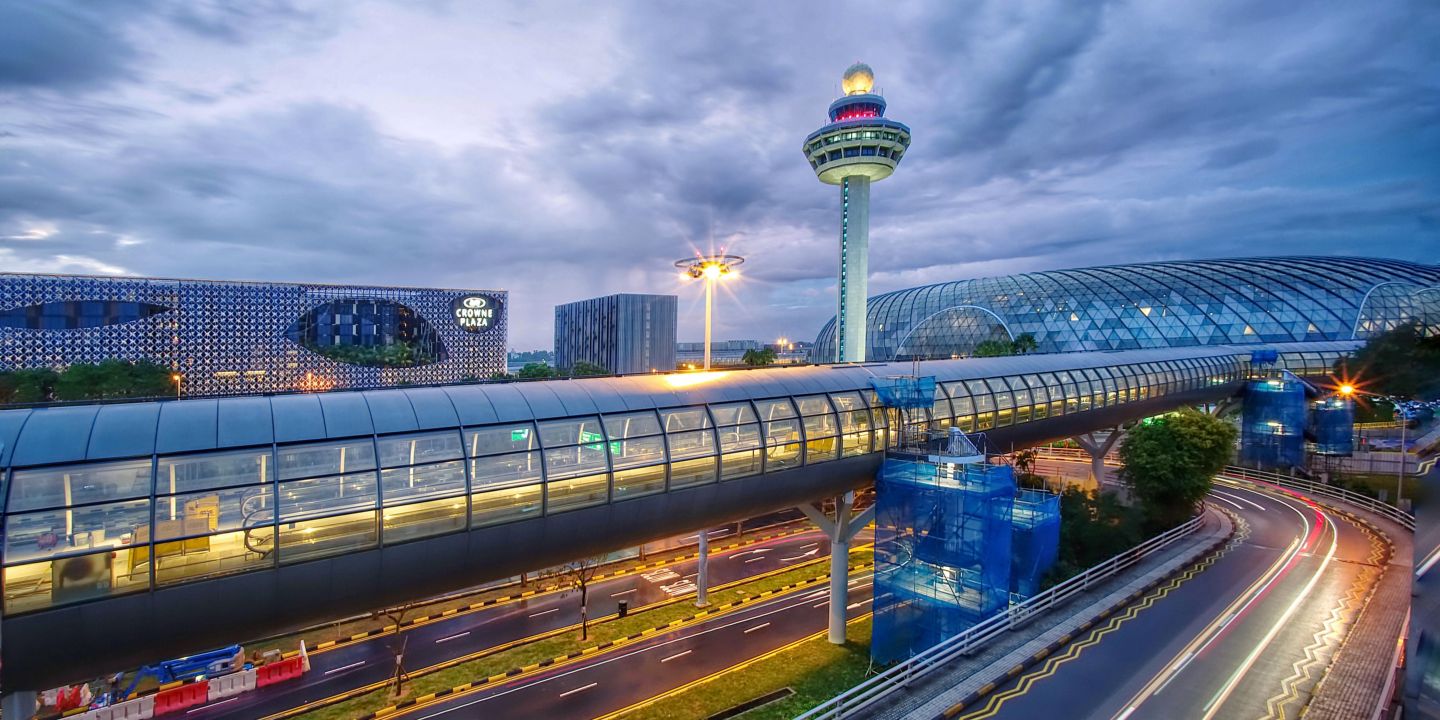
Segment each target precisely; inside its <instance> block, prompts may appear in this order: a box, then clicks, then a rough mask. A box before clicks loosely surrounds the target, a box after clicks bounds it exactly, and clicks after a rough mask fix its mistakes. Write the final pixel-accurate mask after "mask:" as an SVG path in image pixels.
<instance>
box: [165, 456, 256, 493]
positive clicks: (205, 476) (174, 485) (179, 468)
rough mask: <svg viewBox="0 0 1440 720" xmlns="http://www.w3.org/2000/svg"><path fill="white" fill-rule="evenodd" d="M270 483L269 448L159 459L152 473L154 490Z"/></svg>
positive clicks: (204, 488) (178, 490) (169, 490)
mask: <svg viewBox="0 0 1440 720" xmlns="http://www.w3.org/2000/svg"><path fill="white" fill-rule="evenodd" d="M269 480H270V448H264V449H257V450H237V451H231V452H219V453H205V454H199V455H180V456H173V455H172V456H167V457H162V458H160V461H159V467H158V468H157V470H156V473H155V491H156V492H162V493H175V492H185V491H187V490H209V489H211V488H222V487H233V486H236V485H255V484H258V483H263V482H268V481H269Z"/></svg>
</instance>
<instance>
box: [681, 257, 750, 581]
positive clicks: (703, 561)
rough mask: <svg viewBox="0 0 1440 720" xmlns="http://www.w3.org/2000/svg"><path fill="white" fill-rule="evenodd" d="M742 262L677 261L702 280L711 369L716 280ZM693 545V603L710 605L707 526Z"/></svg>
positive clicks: (684, 272) (684, 273)
mask: <svg viewBox="0 0 1440 720" xmlns="http://www.w3.org/2000/svg"><path fill="white" fill-rule="evenodd" d="M744 262H745V258H743V257H740V256H739V255H725V254H723V253H722V254H719V255H716V254H713V253H712V254H710V255H696V256H695V257H693V258H685V259H684V260H676V261H675V267H677V268H680V270H681V271H682V272H681V274H680V277H681V279H683V280H704V281H705V370H706V371H709V370H710V338H711V325H712V324H713V322H712V321H713V318H714V314H715V283H716V282H718V281H720V280H724V279H727V278H734V277H739V275H740V273H737V272H735V268H737V267H739V266H740V265H741V264H743V263H744ZM699 545H700V546H699V547H698V548H696V555H697V556H698V562H697V565H698V567H696V573H695V606H696V607H705V606H706V605H709V604H710V597H709V590H710V528H700V543H699Z"/></svg>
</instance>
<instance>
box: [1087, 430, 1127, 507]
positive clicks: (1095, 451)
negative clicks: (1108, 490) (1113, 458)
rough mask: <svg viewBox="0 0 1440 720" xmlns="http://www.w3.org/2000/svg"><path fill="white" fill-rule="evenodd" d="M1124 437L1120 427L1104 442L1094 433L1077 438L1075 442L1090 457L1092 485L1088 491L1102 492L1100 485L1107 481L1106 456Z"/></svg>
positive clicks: (1112, 431) (1123, 431) (1111, 432)
mask: <svg viewBox="0 0 1440 720" xmlns="http://www.w3.org/2000/svg"><path fill="white" fill-rule="evenodd" d="M1123 437H1125V430H1124V429H1123V428H1120V427H1116V428H1113V429H1111V430H1110V434H1109V435H1108V436H1106V437H1105V439H1103V440H1102V439H1100V438H1098V437H1096V436H1095V433H1094V432H1088V433H1085V434H1084V435H1076V436H1075V438H1074V439H1075V442H1076V443H1078V444H1079V445H1080V447H1081V448H1083V449H1084V450H1085V452H1086V453H1087V454H1089V455H1090V482H1091V483H1092V485H1091V487H1090V488H1088V489H1091V490H1095V491H1097V492H1098V491H1099V490H1100V483H1101V482H1102V481H1104V479H1105V456H1106V455H1108V454H1109V453H1110V450H1111V449H1113V448H1114V447H1115V443H1117V442H1120V439H1121V438H1123Z"/></svg>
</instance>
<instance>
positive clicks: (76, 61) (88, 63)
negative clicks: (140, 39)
mask: <svg viewBox="0 0 1440 720" xmlns="http://www.w3.org/2000/svg"><path fill="white" fill-rule="evenodd" d="M143 5H144V3H134V4H123V5H122V3H87V2H63V1H57V2H7V3H0V90H5V89H15V88H47V89H49V88H53V89H62V90H64V89H80V88H92V87H96V86H101V85H105V84H107V83H111V82H115V81H117V80H121V79H126V78H131V77H133V76H134V68H133V65H134V63H135V61H136V60H137V59H138V58H139V56H140V52H139V51H137V50H136V48H135V47H134V46H133V45H132V44H131V42H130V41H129V40H128V39H127V38H126V37H125V36H124V32H125V27H126V25H127V24H128V19H129V18H131V17H134V16H135V14H136V13H137V11H138V12H141V13H143V11H144V8H143Z"/></svg>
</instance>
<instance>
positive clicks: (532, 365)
mask: <svg viewBox="0 0 1440 720" xmlns="http://www.w3.org/2000/svg"><path fill="white" fill-rule="evenodd" d="M515 377H518V378H520V379H521V380H536V379H542V378H553V377H560V371H559V370H556V369H555V368H552V367H550V365H548V364H547V363H544V362H529V363H525V366H524V367H522V368H520V372H518V373H515Z"/></svg>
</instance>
